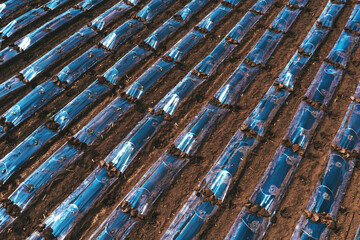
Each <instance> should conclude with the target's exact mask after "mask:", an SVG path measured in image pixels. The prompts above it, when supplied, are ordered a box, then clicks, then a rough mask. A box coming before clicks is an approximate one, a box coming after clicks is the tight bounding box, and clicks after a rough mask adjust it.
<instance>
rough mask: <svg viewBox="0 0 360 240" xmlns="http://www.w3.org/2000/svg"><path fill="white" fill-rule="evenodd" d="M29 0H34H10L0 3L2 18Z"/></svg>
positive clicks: (0, 17)
mask: <svg viewBox="0 0 360 240" xmlns="http://www.w3.org/2000/svg"><path fill="white" fill-rule="evenodd" d="M29 2H32V0H8V1H6V2H3V3H0V19H3V18H5V17H7V16H9V15H10V14H11V13H13V12H15V11H16V10H18V9H19V8H21V7H22V6H24V5H26V4H27V3H29Z"/></svg>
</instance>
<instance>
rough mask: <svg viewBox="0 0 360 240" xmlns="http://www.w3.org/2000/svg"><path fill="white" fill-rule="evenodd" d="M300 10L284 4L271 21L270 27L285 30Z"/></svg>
mask: <svg viewBox="0 0 360 240" xmlns="http://www.w3.org/2000/svg"><path fill="white" fill-rule="evenodd" d="M300 12H301V10H299V9H295V10H292V9H290V8H288V7H286V6H285V7H284V8H283V9H282V10H281V12H280V13H279V14H278V15H277V17H276V18H275V20H274V21H273V22H272V23H271V25H270V28H272V29H276V30H279V31H281V32H287V31H288V30H289V28H290V26H291V25H292V24H293V22H294V21H295V19H296V18H297V16H298V15H299V14H300Z"/></svg>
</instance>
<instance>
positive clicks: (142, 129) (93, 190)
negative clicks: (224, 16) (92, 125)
mask: <svg viewBox="0 0 360 240" xmlns="http://www.w3.org/2000/svg"><path fill="white" fill-rule="evenodd" d="M271 4H272V2H271ZM209 15H211V13H210V14H209ZM224 54H227V55H228V54H229V53H227V52H225V53H224ZM219 59H222V58H219ZM190 79H191V80H192V81H189V80H190ZM184 80H186V81H187V82H186V83H187V85H184V83H183V82H184V81H182V82H180V83H179V84H178V85H177V86H176V87H175V88H174V91H175V92H176V91H179V93H181V94H179V95H178V96H181V97H182V99H184V98H185V97H186V96H187V95H188V94H190V92H191V91H192V90H193V89H194V88H195V87H197V86H198V85H195V84H194V83H201V82H203V81H204V80H205V79H203V78H199V77H196V76H195V75H193V74H192V73H191V72H190V73H189V74H188V75H187V76H186V77H185V78H184ZM189 83H191V85H190V84H189ZM184 86H186V87H184ZM187 86H189V87H187ZM166 99H167V101H168V102H169V101H172V100H171V98H168V97H167V96H165V97H164V99H163V100H162V101H160V103H159V104H160V106H161V104H162V103H164V102H165V100H166ZM179 101H180V99H179ZM179 101H178V103H179ZM159 104H158V105H159ZM166 105H169V104H165V105H164V106H166ZM174 107H175V106H174ZM174 107H172V108H171V109H173V110H174V109H175V108H174ZM155 108H156V107H155ZM155 112H158V111H155ZM160 112H161V111H160ZM167 114H169V112H167ZM164 115H165V109H164V111H162V113H161V114H155V115H153V114H148V115H147V116H145V118H144V119H143V120H142V121H141V122H140V123H139V124H138V125H137V126H136V127H135V129H134V130H133V131H132V132H131V133H130V134H129V135H128V136H127V137H126V138H125V139H124V140H123V141H122V142H121V143H120V144H119V145H118V146H117V147H116V148H115V149H114V150H113V151H112V152H111V153H110V154H109V155H108V156H107V158H106V159H105V161H103V162H102V164H101V166H99V167H98V168H97V169H95V170H94V171H93V173H91V174H90V176H88V178H87V179H86V180H85V181H84V182H83V184H81V185H80V186H79V188H78V189H77V190H75V192H73V193H72V194H71V195H70V196H69V197H68V198H67V199H66V200H65V201H64V202H63V203H62V204H60V206H59V207H58V208H57V209H55V211H54V212H53V213H52V214H51V215H50V216H49V217H48V218H47V219H46V220H45V222H44V223H45V225H46V230H47V231H49V229H51V231H52V234H53V235H54V236H57V237H59V236H63V235H62V234H63V233H64V232H66V231H67V229H68V226H73V225H74V222H77V221H79V219H80V218H81V217H82V216H83V215H84V214H85V213H86V212H87V210H88V209H89V208H90V206H91V205H93V204H94V203H95V201H96V200H97V199H98V198H99V197H100V196H101V195H102V194H103V192H104V191H106V189H108V188H109V187H110V186H111V185H112V183H113V182H114V181H115V180H116V179H117V177H116V176H118V174H120V173H122V172H124V171H125V169H126V168H127V166H128V165H129V163H130V162H131V161H132V160H133V159H134V157H135V156H136V154H137V152H138V151H139V150H140V149H141V148H142V147H143V146H144V144H145V143H146V142H147V141H148V140H149V139H150V138H151V137H152V136H153V135H154V134H155V132H156V131H157V130H158V129H159V128H160V126H162V125H163V124H164V123H165V122H166V121H165V119H164V118H166V117H165V116H164ZM169 115H170V114H169ZM69 206H71V207H70V208H69ZM75 209H76V210H75ZM72 210H75V212H74V211H72ZM64 226H65V227H64ZM44 231H45V230H44ZM39 237H41V233H39V232H35V233H34V234H33V235H32V236H31V237H30V238H35V239H36V238H39ZM60 238H62V237H60Z"/></svg>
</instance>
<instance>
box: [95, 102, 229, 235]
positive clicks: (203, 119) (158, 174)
mask: <svg viewBox="0 0 360 240" xmlns="http://www.w3.org/2000/svg"><path fill="white" fill-rule="evenodd" d="M227 111H228V110H226V109H221V108H219V107H217V106H213V105H206V106H205V107H204V108H203V110H202V111H200V113H199V114H198V115H197V116H196V117H195V119H194V120H193V121H192V122H191V123H190V124H188V126H187V127H186V128H185V129H184V130H183V131H182V132H181V134H180V135H179V136H178V137H177V138H176V140H175V141H174V144H175V146H176V147H177V148H178V149H180V150H182V151H183V152H186V153H188V154H193V153H195V152H196V150H197V148H198V147H199V146H200V145H201V143H202V141H203V140H204V138H205V137H206V136H207V135H208V134H209V133H210V132H211V130H212V128H213V127H214V126H215V125H216V124H217V123H218V122H219V121H220V119H221V118H222V117H223V116H224V115H225V113H226V112H227ZM188 161H189V160H188V159H182V158H178V157H175V156H173V155H172V154H169V153H168V152H167V151H165V152H164V153H163V154H162V156H161V157H160V158H159V159H158V160H157V161H156V162H155V164H154V165H153V166H152V167H151V168H150V169H149V170H148V171H147V173H146V174H145V175H144V176H143V177H142V178H141V180H140V181H139V182H138V183H137V184H136V185H135V187H134V188H133V189H132V190H131V191H130V192H129V194H127V196H126V197H125V198H124V201H127V202H129V203H130V205H131V207H132V208H136V209H137V210H138V212H139V213H140V214H142V215H144V214H146V213H147V211H148V209H149V208H150V207H151V206H152V205H153V203H154V202H155V201H156V199H157V198H158V197H159V196H160V194H161V193H162V192H163V191H164V189H165V188H166V187H167V186H168V185H169V184H170V182H171V181H172V180H173V178H174V177H175V176H176V175H177V173H178V172H179V171H180V170H181V169H182V168H183V167H184V166H185V165H186V164H187V163H188ZM121 204H122V203H120V204H119V205H118V207H117V208H116V209H115V210H114V212H115V213H114V214H111V215H110V216H111V217H108V218H107V219H106V220H105V222H106V223H104V224H102V226H104V225H113V222H117V223H119V222H121V223H122V224H121V225H118V226H117V227H116V228H115V227H112V228H111V230H112V232H113V236H114V237H118V238H124V237H125V236H126V235H125V234H128V233H129V230H128V229H127V228H128V227H129V226H131V227H133V226H134V225H135V224H136V223H135V222H134V221H133V220H132V219H130V218H128V219H127V220H124V219H123V217H124V213H122V211H121V209H120V206H121ZM120 219H123V220H120ZM107 228H108V227H107ZM102 231H105V233H99V235H103V234H107V232H108V231H107V230H106V229H102V228H100V229H99V230H97V232H102ZM95 235H98V234H96V233H95Z"/></svg>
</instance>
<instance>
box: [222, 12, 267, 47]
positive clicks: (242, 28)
mask: <svg viewBox="0 0 360 240" xmlns="http://www.w3.org/2000/svg"><path fill="white" fill-rule="evenodd" d="M261 16H262V15H260V14H257V13H254V12H247V13H246V14H245V16H244V17H243V18H241V20H240V22H238V23H237V24H236V26H235V27H234V28H233V29H232V30H231V31H230V32H229V33H228V35H227V36H228V38H231V39H232V40H235V41H236V42H237V43H240V41H241V40H242V39H243V37H244V35H245V34H246V33H247V32H248V31H249V30H250V29H251V28H252V27H253V26H254V25H255V23H257V21H259V19H260V18H261ZM228 38H227V40H229V39H228Z"/></svg>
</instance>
